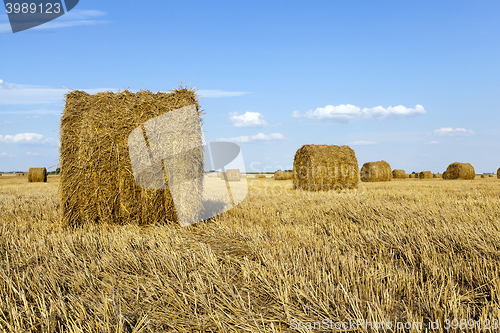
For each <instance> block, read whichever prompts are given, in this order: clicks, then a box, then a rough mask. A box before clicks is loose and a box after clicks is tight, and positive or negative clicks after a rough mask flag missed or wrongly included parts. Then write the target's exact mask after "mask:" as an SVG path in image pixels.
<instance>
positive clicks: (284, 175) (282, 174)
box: [274, 171, 293, 180]
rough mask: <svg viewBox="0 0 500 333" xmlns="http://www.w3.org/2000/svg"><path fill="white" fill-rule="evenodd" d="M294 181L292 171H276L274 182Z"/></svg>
mask: <svg viewBox="0 0 500 333" xmlns="http://www.w3.org/2000/svg"><path fill="white" fill-rule="evenodd" d="M288 179H293V172H291V171H276V172H275V173H274V180H288Z"/></svg>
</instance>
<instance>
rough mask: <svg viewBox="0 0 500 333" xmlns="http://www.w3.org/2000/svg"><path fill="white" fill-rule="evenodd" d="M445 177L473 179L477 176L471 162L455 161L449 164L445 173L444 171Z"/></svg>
mask: <svg viewBox="0 0 500 333" xmlns="http://www.w3.org/2000/svg"><path fill="white" fill-rule="evenodd" d="M443 178H444V179H467V180H472V179H474V178H476V171H475V170H474V167H473V166H472V165H471V164H470V163H459V162H454V163H452V164H450V165H448V168H447V169H446V171H445V173H443Z"/></svg>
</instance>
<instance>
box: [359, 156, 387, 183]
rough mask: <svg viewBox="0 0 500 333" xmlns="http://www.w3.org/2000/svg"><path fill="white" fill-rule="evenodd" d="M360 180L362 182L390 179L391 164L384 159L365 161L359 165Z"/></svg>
mask: <svg viewBox="0 0 500 333" xmlns="http://www.w3.org/2000/svg"><path fill="white" fill-rule="evenodd" d="M360 177H361V180H362V181H364V182H387V181H390V180H391V179H392V172H391V166H390V165H389V163H387V162H386V161H377V162H366V163H365V164H363V166H362V167H361V171H360Z"/></svg>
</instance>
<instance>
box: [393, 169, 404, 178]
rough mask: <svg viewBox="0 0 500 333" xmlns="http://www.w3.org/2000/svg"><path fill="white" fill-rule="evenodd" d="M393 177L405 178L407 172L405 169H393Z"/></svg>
mask: <svg viewBox="0 0 500 333" xmlns="http://www.w3.org/2000/svg"><path fill="white" fill-rule="evenodd" d="M392 178H394V179H405V178H406V172H405V171H404V170H396V169H394V170H392Z"/></svg>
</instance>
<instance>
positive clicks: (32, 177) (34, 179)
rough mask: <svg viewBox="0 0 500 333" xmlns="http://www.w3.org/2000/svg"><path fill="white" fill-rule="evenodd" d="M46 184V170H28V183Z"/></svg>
mask: <svg viewBox="0 0 500 333" xmlns="http://www.w3.org/2000/svg"><path fill="white" fill-rule="evenodd" d="M23 175H24V174H23ZM46 182H47V169H46V168H29V170H28V183H46Z"/></svg>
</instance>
